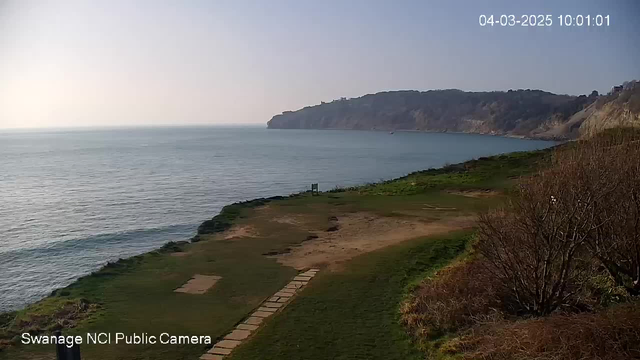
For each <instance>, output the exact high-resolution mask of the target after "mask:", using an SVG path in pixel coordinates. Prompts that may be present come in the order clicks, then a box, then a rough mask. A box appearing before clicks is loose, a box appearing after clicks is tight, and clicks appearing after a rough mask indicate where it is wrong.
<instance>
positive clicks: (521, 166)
mask: <svg viewBox="0 0 640 360" xmlns="http://www.w3.org/2000/svg"><path fill="white" fill-rule="evenodd" d="M550 154H551V150H549V149H545V150H538V151H528V152H514V153H509V154H504V155H498V156H492V157H484V158H479V159H477V160H471V161H467V162H465V163H461V164H455V165H449V166H445V167H443V168H439V169H429V170H424V171H418V172H415V173H412V174H409V175H407V176H405V177H402V178H399V179H395V180H390V181H385V182H382V183H379V184H372V185H369V186H363V187H360V188H358V190H359V191H360V193H362V194H376V195H414V194H421V193H424V192H428V191H429V190H433V189H444V188H447V189H460V190H464V189H478V188H480V189H483V188H486V189H505V188H508V187H509V186H510V185H511V184H512V180H513V179H514V178H517V177H519V176H523V175H526V174H529V173H531V171H532V170H533V169H535V168H536V167H537V166H540V165H543V164H545V163H546V162H547V161H548V160H549V159H550V157H549V155H550Z"/></svg>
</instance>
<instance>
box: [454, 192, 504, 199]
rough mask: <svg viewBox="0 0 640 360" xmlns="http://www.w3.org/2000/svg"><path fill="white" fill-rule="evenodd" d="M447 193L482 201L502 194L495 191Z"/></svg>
mask: <svg viewBox="0 0 640 360" xmlns="http://www.w3.org/2000/svg"><path fill="white" fill-rule="evenodd" d="M447 193H449V194H452V195H460V196H466V197H470V198H476V199H482V198H488V197H494V196H497V195H499V194H500V193H499V192H498V191H495V190H450V191H447Z"/></svg>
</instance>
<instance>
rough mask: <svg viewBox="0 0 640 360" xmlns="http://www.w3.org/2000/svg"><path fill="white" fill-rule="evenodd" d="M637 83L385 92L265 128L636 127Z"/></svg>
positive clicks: (571, 131)
mask: <svg viewBox="0 0 640 360" xmlns="http://www.w3.org/2000/svg"><path fill="white" fill-rule="evenodd" d="M639 108H640V83H638V82H629V83H625V88H624V89H623V88H622V86H620V87H616V88H614V90H612V93H611V94H609V95H605V96H599V95H598V94H597V92H595V91H594V92H593V93H591V94H590V95H589V96H586V95H581V96H569V95H556V94H553V93H549V92H545V91H540V90H517V91H512V90H509V91H507V92H501V91H495V92H464V91H461V90H432V91H426V92H419V91H391V92H381V93H377V94H370V95H365V96H362V97H359V98H353V99H344V98H343V99H340V100H335V101H332V102H330V103H322V104H320V105H316V106H309V107H305V108H303V109H300V110H297V111H286V112H284V113H283V114H280V115H276V116H274V117H273V118H272V119H271V120H270V121H269V122H268V127H269V128H270V129H351V130H385V131H392V130H408V131H429V132H465V133H478V134H494V135H507V136H522V137H532V138H549V139H551V138H553V139H570V138H575V137H577V136H579V135H580V134H582V133H590V132H594V131H597V130H599V129H602V128H606V127H612V126H616V125H620V124H625V125H638V126H640V109H639Z"/></svg>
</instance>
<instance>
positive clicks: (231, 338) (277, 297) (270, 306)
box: [200, 269, 320, 360]
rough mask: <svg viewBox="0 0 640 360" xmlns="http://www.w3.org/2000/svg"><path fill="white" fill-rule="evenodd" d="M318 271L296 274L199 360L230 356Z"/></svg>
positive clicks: (311, 270) (215, 359)
mask: <svg viewBox="0 0 640 360" xmlns="http://www.w3.org/2000/svg"><path fill="white" fill-rule="evenodd" d="M318 271H320V270H318V269H310V270H307V271H306V272H304V273H301V274H298V276H296V277H295V278H293V281H291V282H290V283H288V284H287V285H286V286H285V287H284V288H283V289H281V290H279V291H278V292H276V293H275V294H273V296H271V297H270V298H269V299H268V300H266V301H265V302H263V303H262V304H261V305H260V307H259V308H258V309H257V310H256V311H254V312H253V313H252V314H251V315H249V317H247V318H246V319H244V321H242V323H241V324H239V325H238V326H236V328H235V329H233V330H232V331H231V332H230V333H228V334H227V335H226V336H225V337H224V339H223V340H220V341H218V342H217V343H216V344H215V345H213V347H212V348H211V350H209V351H208V352H207V353H206V354H204V355H202V356H201V357H200V360H222V359H224V357H225V356H226V355H229V354H231V351H233V349H234V348H235V347H236V346H238V345H240V344H241V343H242V341H245V340H246V339H247V338H249V336H251V333H252V332H254V331H256V330H258V328H259V327H260V325H261V323H262V322H263V320H264V319H266V318H267V317H269V316H271V315H273V314H275V313H276V312H277V311H280V310H281V309H283V308H284V307H285V306H287V304H288V303H289V301H290V300H291V299H292V298H293V297H294V295H295V294H296V292H298V291H300V290H301V289H302V288H303V287H304V286H305V285H307V284H308V283H309V281H310V280H311V279H312V278H313V277H314V276H316V274H317V273H318Z"/></svg>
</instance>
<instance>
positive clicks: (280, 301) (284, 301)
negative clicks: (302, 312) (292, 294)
mask: <svg viewBox="0 0 640 360" xmlns="http://www.w3.org/2000/svg"><path fill="white" fill-rule="evenodd" d="M287 301H289V298H284V297H283V298H280V299H278V302H279V303H286V302H287Z"/></svg>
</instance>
